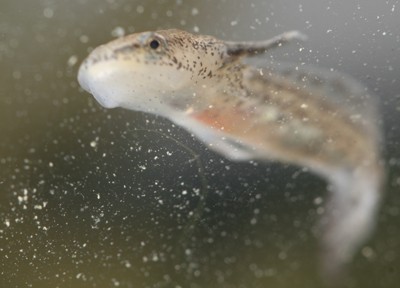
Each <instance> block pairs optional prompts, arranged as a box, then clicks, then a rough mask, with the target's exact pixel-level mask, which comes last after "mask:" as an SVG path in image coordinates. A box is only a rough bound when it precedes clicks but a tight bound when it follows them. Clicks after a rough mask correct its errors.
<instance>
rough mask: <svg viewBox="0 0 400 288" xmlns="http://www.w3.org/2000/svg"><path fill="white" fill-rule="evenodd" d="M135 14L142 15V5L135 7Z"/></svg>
mask: <svg viewBox="0 0 400 288" xmlns="http://www.w3.org/2000/svg"><path fill="white" fill-rule="evenodd" d="M136 12H137V13H139V14H142V13H143V12H144V7H143V6H142V5H138V6H137V7H136Z"/></svg>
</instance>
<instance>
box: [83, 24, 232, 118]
mask: <svg viewBox="0 0 400 288" xmlns="http://www.w3.org/2000/svg"><path fill="white" fill-rule="evenodd" d="M223 53H224V52H223V44H222V42H220V41H218V40H216V39H215V38H212V37H209V36H195V35H192V34H190V33H187V32H184V31H179V30H163V31H158V32H143V33H137V34H132V35H129V36H126V37H123V38H119V39H116V40H114V41H111V42H109V43H107V44H105V45H101V46H99V47H98V48H96V49H94V50H93V51H92V52H91V53H90V55H89V56H88V57H87V58H86V60H85V61H84V62H83V63H82V65H81V67H80V68H79V73H78V81H79V83H80V85H81V86H82V87H83V88H84V89H85V90H86V91H88V92H89V93H91V94H93V96H94V97H95V98H96V99H97V101H98V102H100V104H101V105H103V106H104V107H107V108H113V107H123V108H128V109H132V110H141V111H146V112H152V113H159V114H160V113H162V112H163V111H166V110H168V109H178V108H177V107H174V105H175V106H176V105H177V103H178V104H179V103H180V106H182V107H180V109H184V107H183V106H185V105H182V103H187V102H190V101H193V100H194V96H193V95H194V94H196V93H191V92H195V91H196V88H194V86H196V85H199V84H201V83H202V82H204V81H206V80H207V79H210V78H212V77H213V76H214V75H213V70H215V69H216V67H217V66H218V65H221V64H220V62H221V57H222V56H221V55H222V54H223ZM218 61H219V63H218ZM214 74H215V73H214ZM185 97H186V98H185ZM187 97H189V98H187ZM183 98H185V99H183ZM178 106H179V105H178ZM186 106H187V105H186Z"/></svg>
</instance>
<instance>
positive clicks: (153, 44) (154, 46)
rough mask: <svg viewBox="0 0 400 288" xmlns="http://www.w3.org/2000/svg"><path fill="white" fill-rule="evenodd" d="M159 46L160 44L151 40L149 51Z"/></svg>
mask: <svg viewBox="0 0 400 288" xmlns="http://www.w3.org/2000/svg"><path fill="white" fill-rule="evenodd" d="M159 46H160V42H158V40H155V39H154V40H152V41H151V42H150V47H151V49H157V48H158V47H159Z"/></svg>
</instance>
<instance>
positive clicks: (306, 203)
mask: <svg viewBox="0 0 400 288" xmlns="http://www.w3.org/2000/svg"><path fill="white" fill-rule="evenodd" d="M398 27H400V4H399V1H373V0H365V1H356V0H350V1H345V2H344V1H328V0H321V1H311V0H304V1H290V0H279V1H278V0H273V1H272V0H271V1H262V0H255V1H239V0H205V1H195V0H190V1H185V0H173V1H167V0H147V1H133V0H131V1H128V0H122V1H117V0H101V1H98V0H72V1H62V0H37V1H23V0H14V1H11V0H2V1H1V2H0V287H176V288H178V287H192V288H197V287H229V288H230V287H232V288H233V287H235V288H236V287H308V288H309V287H321V285H322V281H321V279H320V276H319V262H318V261H319V259H318V257H319V255H318V251H319V250H318V249H319V247H318V245H319V244H318V239H317V236H316V235H317V224H318V218H319V214H320V213H321V207H322V206H321V205H323V203H324V201H325V200H326V196H327V193H326V189H327V188H326V183H325V182H324V181H322V179H320V178H319V177H317V176H315V175H313V174H311V173H308V172H307V171H306V170H304V169H301V168H298V167H294V166H287V165H282V164H280V163H272V162H271V163H261V162H254V161H250V162H231V161H229V160H226V159H224V158H223V157H221V156H219V155H217V154H216V153H214V152H212V151H209V150H208V149H207V148H206V147H205V146H204V145H203V144H201V143H199V142H198V141H197V140H196V139H194V138H193V137H192V136H191V135H190V134H189V133H188V132H186V131H184V130H183V129H181V128H179V127H176V126H175V125H173V124H171V123H170V122H168V121H167V120H165V119H163V118H160V117H155V116H151V115H147V114H144V113H139V112H134V111H126V110H122V109H113V110H106V109H103V108H102V107H100V106H99V105H98V103H97V102H96V101H95V100H94V98H93V97H92V96H91V95H89V94H88V93H85V92H83V91H82V90H81V89H80V88H79V85H78V83H77V80H76V74H77V70H78V67H79V64H80V63H81V61H82V60H83V59H84V57H86V56H87V54H88V53H89V51H90V49H92V48H94V47H96V46H98V45H100V44H102V43H105V42H107V41H109V40H111V39H113V38H115V37H117V36H121V35H123V34H129V33H134V32H141V31H146V30H156V29H166V28H179V29H184V30H187V31H190V32H196V33H201V34H210V35H213V36H216V37H218V38H221V39H226V40H262V39H268V38H270V37H273V36H275V35H278V34H280V33H282V32H284V31H288V30H294V29H295V30H300V31H302V32H304V33H305V34H307V35H308V37H309V40H308V41H307V42H305V43H302V44H301V45H298V44H296V43H293V45H288V46H285V47H283V48H281V49H277V50H274V51H271V53H270V54H267V55H264V56H263V57H260V58H259V59H257V65H263V63H265V65H267V64H268V63H269V61H271V60H273V61H276V62H279V61H282V62H288V63H306V64H308V65H315V66H318V67H325V68H326V69H335V70H338V71H342V72H345V73H347V74H349V75H351V76H353V77H354V78H355V79H357V80H359V81H360V82H361V83H363V84H364V85H366V86H367V87H368V88H369V90H370V91H372V92H373V93H374V94H375V95H376V96H377V98H378V100H379V103H380V107H379V108H380V111H381V115H382V120H383V125H382V126H383V135H384V137H383V144H382V150H383V154H384V158H385V161H386V167H387V173H388V175H387V187H386V192H385V197H384V201H383V205H382V209H381V211H380V213H379V219H378V221H377V228H376V230H375V232H374V234H373V235H372V237H371V238H370V239H369V240H368V241H367V242H366V243H365V245H363V247H362V248H361V249H360V252H359V253H357V255H356V257H355V259H354V262H353V263H352V264H351V265H350V266H349V267H348V268H349V271H348V278H347V280H346V281H345V283H344V286H345V287H398V283H400V271H399V270H400V268H399V267H400V255H399V253H400V221H399V220H400V219H399V213H400V210H399V209H400V195H399V190H400V174H399V172H400V145H399V141H400V132H399V126H398V123H400V92H399V91H400V83H399V81H398V78H399V75H400V29H399V28H398ZM300 48H301V49H300Z"/></svg>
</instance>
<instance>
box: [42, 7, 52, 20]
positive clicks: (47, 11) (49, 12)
mask: <svg viewBox="0 0 400 288" xmlns="http://www.w3.org/2000/svg"><path fill="white" fill-rule="evenodd" d="M43 16H44V17H45V18H48V19H50V18H53V16H54V10H53V9H51V8H48V7H47V8H44V10H43Z"/></svg>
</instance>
